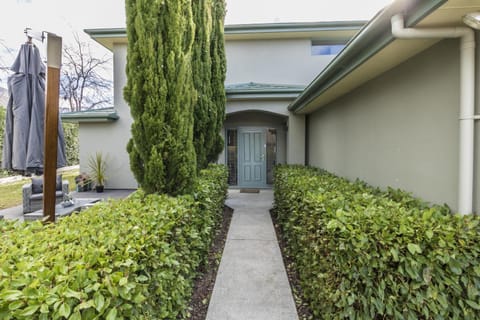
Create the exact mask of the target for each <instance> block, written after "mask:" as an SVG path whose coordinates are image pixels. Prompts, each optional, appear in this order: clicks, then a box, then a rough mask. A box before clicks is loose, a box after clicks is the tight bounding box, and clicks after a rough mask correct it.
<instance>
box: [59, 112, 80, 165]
mask: <svg viewBox="0 0 480 320" xmlns="http://www.w3.org/2000/svg"><path fill="white" fill-rule="evenodd" d="M62 125H63V134H64V135H65V153H66V155H67V164H68V165H69V166H73V165H76V164H78V163H79V160H78V159H79V157H78V153H79V149H78V148H79V145H78V123H65V122H64V123H63V124H62Z"/></svg>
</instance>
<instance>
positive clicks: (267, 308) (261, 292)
mask: <svg viewBox="0 0 480 320" xmlns="http://www.w3.org/2000/svg"><path fill="white" fill-rule="evenodd" d="M272 201H273V193H272V190H261V192H260V193H253V194H252V193H240V192H239V190H230V191H229V194H228V199H227V205H228V206H230V207H231V208H233V209H234V212H233V218H232V222H231V225H230V230H229V232H228V235H227V242H226V244H225V249H224V251H223V256H222V260H221V263H220V267H219V270H218V274H217V279H216V282H215V287H214V289H213V293H212V298H211V300H210V305H209V308H208V313H207V320H268V319H272V320H297V319H298V316H297V311H296V308H295V303H294V301H293V296H292V292H291V289H290V284H289V282H288V278H287V274H286V271H285V267H284V265H283V260H282V256H281V253H280V248H279V246H278V243H277V238H276V235H275V230H274V228H273V224H272V220H271V218H270V214H269V210H270V208H271V207H272Z"/></svg>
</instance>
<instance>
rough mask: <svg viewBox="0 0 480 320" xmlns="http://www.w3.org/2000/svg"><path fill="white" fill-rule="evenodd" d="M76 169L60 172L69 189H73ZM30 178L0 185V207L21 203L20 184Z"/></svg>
mask: <svg viewBox="0 0 480 320" xmlns="http://www.w3.org/2000/svg"><path fill="white" fill-rule="evenodd" d="M77 175H78V170H71V171H65V172H62V176H63V177H62V178H63V180H68V182H69V187H70V191H74V190H75V176H77ZM29 181H30V178H28V177H25V178H24V179H22V180H21V181H16V182H12V183H5V184H1V185H0V209H6V208H10V207H15V206H18V205H20V204H22V186H23V185H24V184H25V183H28V182H29Z"/></svg>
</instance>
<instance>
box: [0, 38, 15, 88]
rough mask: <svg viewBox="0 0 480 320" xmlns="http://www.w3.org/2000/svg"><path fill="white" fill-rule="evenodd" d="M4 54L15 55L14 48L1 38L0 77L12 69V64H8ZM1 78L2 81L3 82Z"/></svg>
mask: <svg viewBox="0 0 480 320" xmlns="http://www.w3.org/2000/svg"><path fill="white" fill-rule="evenodd" d="M4 54H8V55H10V56H12V57H13V50H12V49H11V48H9V47H7V45H6V44H5V42H4V40H2V39H0V77H1V76H2V75H5V74H7V73H8V71H9V70H10V66H8V65H7V62H6V61H5V59H4ZM1 81H2V80H1V78H0V82H1Z"/></svg>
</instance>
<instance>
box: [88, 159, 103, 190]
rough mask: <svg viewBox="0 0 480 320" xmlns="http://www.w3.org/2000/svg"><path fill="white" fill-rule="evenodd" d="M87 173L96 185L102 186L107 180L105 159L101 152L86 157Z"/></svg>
mask: <svg viewBox="0 0 480 320" xmlns="http://www.w3.org/2000/svg"><path fill="white" fill-rule="evenodd" d="M88 169H89V174H90V176H91V177H92V179H93V180H94V181H95V184H96V185H97V186H104V185H105V182H106V180H107V176H106V172H107V159H106V157H104V156H103V154H102V153H101V152H96V153H95V154H94V155H92V156H90V158H89V159H88Z"/></svg>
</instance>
